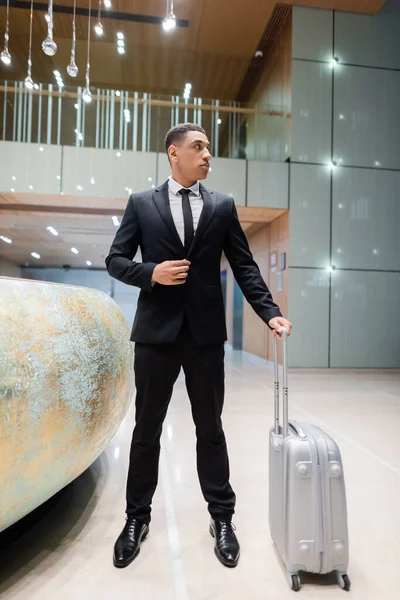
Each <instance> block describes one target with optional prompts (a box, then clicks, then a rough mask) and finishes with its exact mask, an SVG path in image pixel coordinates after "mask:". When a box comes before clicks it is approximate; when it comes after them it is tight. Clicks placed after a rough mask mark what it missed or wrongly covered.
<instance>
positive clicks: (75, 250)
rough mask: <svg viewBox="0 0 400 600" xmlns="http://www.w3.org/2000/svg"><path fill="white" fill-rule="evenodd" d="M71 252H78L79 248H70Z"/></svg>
mask: <svg viewBox="0 0 400 600" xmlns="http://www.w3.org/2000/svg"><path fill="white" fill-rule="evenodd" d="M71 252H73V253H74V254H79V250H77V249H76V248H71Z"/></svg>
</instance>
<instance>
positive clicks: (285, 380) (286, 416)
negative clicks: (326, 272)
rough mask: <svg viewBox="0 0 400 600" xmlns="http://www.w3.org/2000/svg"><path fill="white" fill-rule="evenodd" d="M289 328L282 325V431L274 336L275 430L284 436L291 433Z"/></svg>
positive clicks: (276, 345) (276, 352)
mask: <svg viewBox="0 0 400 600" xmlns="http://www.w3.org/2000/svg"><path fill="white" fill-rule="evenodd" d="M288 333H289V332H288V330H287V329H285V328H284V327H281V329H280V334H281V340H282V354H283V409H282V412H283V422H282V431H281V429H280V419H279V404H280V402H279V400H280V394H279V365H278V340H277V338H276V337H275V336H274V372H275V403H274V407H275V408H274V423H275V424H274V430H275V433H276V434H277V435H279V434H280V433H282V435H283V437H287V436H288V435H289V414H288V413H289V397H288V375H287V338H288Z"/></svg>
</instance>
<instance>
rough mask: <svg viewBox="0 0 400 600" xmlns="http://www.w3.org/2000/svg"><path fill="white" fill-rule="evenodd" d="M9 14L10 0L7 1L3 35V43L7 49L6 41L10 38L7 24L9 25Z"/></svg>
mask: <svg viewBox="0 0 400 600" xmlns="http://www.w3.org/2000/svg"><path fill="white" fill-rule="evenodd" d="M9 13H10V0H7V22H6V32H5V34H4V41H5V43H6V47H7V48H8V40H9V39H10V36H9V24H10V17H9Z"/></svg>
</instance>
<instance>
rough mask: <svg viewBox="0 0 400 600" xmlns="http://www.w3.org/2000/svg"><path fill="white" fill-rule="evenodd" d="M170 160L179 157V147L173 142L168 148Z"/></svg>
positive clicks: (172, 160)
mask: <svg viewBox="0 0 400 600" xmlns="http://www.w3.org/2000/svg"><path fill="white" fill-rule="evenodd" d="M168 158H169V162H174V161H176V159H177V158H178V149H177V147H176V146H174V145H173V144H172V145H171V146H170V147H169V148H168Z"/></svg>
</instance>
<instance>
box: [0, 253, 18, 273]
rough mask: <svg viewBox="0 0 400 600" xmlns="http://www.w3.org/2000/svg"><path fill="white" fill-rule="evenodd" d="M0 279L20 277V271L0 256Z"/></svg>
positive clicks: (16, 266)
mask: <svg viewBox="0 0 400 600" xmlns="http://www.w3.org/2000/svg"><path fill="white" fill-rule="evenodd" d="M0 277H21V269H20V267H19V266H18V265H16V264H15V263H13V262H11V261H10V260H8V259H7V258H4V257H3V256H0Z"/></svg>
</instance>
